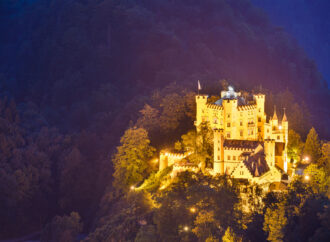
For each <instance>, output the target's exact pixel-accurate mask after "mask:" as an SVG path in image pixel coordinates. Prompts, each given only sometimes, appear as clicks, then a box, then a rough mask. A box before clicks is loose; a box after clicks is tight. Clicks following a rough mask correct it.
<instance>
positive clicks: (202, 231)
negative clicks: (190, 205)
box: [192, 210, 220, 241]
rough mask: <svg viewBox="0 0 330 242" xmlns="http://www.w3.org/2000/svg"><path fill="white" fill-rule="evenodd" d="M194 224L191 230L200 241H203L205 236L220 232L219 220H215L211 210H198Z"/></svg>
mask: <svg viewBox="0 0 330 242" xmlns="http://www.w3.org/2000/svg"><path fill="white" fill-rule="evenodd" d="M194 225H195V227H194V228H193V229H192V232H193V233H194V234H195V235H196V236H197V238H198V239H199V240H200V241H205V240H206V239H207V238H209V237H212V236H215V235H218V234H219V232H220V230H219V222H218V221H216V219H215V216H214V212H213V211H207V210H201V211H199V212H198V214H197V216H196V218H195V221H194Z"/></svg>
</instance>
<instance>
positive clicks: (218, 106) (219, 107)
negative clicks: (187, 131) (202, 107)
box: [206, 103, 223, 110]
mask: <svg viewBox="0 0 330 242" xmlns="http://www.w3.org/2000/svg"><path fill="white" fill-rule="evenodd" d="M206 107H208V108H210V109H215V110H223V106H220V105H216V104H212V103H208V104H206Z"/></svg>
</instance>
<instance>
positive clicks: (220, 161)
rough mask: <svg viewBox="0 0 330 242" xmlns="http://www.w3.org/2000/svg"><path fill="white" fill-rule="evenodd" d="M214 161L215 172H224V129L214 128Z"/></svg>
mask: <svg viewBox="0 0 330 242" xmlns="http://www.w3.org/2000/svg"><path fill="white" fill-rule="evenodd" d="M213 142H214V145H213V147H214V153H213V157H214V163H213V171H214V173H215V174H221V175H223V174H224V150H223V142H224V137H223V129H215V130H214V138H213Z"/></svg>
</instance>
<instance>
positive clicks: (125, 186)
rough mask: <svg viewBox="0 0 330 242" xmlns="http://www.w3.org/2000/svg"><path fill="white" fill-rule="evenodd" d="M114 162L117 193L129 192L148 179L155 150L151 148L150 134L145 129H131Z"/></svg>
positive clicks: (125, 136)
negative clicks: (149, 162)
mask: <svg viewBox="0 0 330 242" xmlns="http://www.w3.org/2000/svg"><path fill="white" fill-rule="evenodd" d="M120 143H121V146H118V147H117V153H116V154H115V156H114V158H113V160H112V162H113V164H114V167H115V172H114V175H113V176H114V182H113V185H114V187H115V188H116V190H117V191H128V190H129V188H130V187H131V186H135V185H137V184H138V183H139V182H142V181H143V179H144V178H146V177H147V175H148V174H147V173H146V171H147V170H148V168H149V165H148V161H149V160H150V159H151V158H152V156H153V154H154V152H155V148H153V147H152V146H150V145H149V144H150V140H149V139H148V133H147V131H146V130H145V129H143V128H130V129H128V130H126V131H125V133H124V135H123V136H122V138H121V139H120Z"/></svg>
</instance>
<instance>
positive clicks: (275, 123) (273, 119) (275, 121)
mask: <svg viewBox="0 0 330 242" xmlns="http://www.w3.org/2000/svg"><path fill="white" fill-rule="evenodd" d="M271 122H272V126H273V127H277V126H278V119H277V114H276V106H274V114H273V118H272V120H271Z"/></svg>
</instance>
